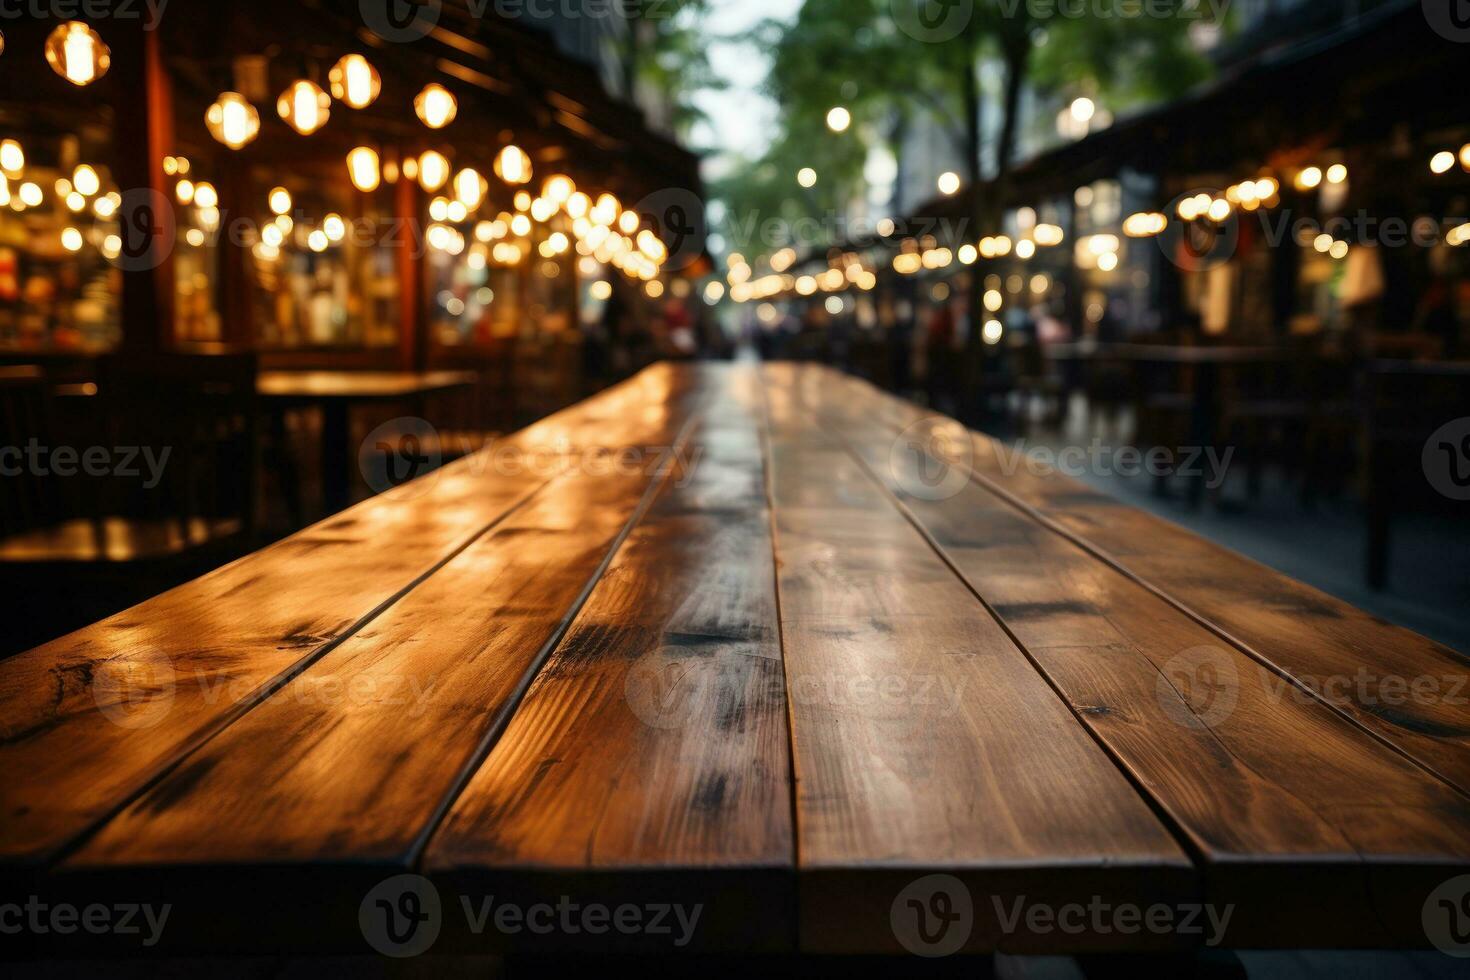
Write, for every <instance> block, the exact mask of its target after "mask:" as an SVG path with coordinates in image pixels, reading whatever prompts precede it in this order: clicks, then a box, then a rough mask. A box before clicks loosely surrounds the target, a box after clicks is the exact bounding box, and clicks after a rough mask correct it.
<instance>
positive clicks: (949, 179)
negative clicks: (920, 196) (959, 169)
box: [938, 170, 960, 197]
mask: <svg viewBox="0 0 1470 980" xmlns="http://www.w3.org/2000/svg"><path fill="white" fill-rule="evenodd" d="M938 186H939V193H941V194H943V195H945V196H946V197H948V196H949V195H951V194H956V193H958V192H959V189H960V175H959V174H957V173H955V172H954V171H953V170H946V171H945V172H944V173H942V174H940V175H939V181H938Z"/></svg>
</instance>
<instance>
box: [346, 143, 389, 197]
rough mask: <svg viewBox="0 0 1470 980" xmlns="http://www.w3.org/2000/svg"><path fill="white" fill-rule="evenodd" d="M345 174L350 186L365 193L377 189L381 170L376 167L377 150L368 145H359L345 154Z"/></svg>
mask: <svg viewBox="0 0 1470 980" xmlns="http://www.w3.org/2000/svg"><path fill="white" fill-rule="evenodd" d="M347 176H348V177H349V178H351V180H352V186H353V187H356V188H357V189H358V190H360V191H362V192H363V193H364V194H367V193H369V192H371V191H375V190H377V189H378V185H379V184H380V183H381V182H382V179H383V177H382V172H381V171H380V170H379V169H378V151H377V150H374V149H373V148H372V147H370V146H359V147H358V148H357V149H355V150H353V151H352V152H351V153H349V154H347Z"/></svg>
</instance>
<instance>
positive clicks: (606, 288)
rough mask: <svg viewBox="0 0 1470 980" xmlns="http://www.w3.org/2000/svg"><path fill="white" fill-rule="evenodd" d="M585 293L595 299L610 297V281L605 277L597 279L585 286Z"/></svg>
mask: <svg viewBox="0 0 1470 980" xmlns="http://www.w3.org/2000/svg"><path fill="white" fill-rule="evenodd" d="M587 293H588V295H590V296H591V297H592V298H593V299H595V300H607V299H610V298H611V297H612V283H610V282H608V281H607V280H606V279H599V280H597V281H596V282H594V283H593V284H592V285H590V286H588V287H587Z"/></svg>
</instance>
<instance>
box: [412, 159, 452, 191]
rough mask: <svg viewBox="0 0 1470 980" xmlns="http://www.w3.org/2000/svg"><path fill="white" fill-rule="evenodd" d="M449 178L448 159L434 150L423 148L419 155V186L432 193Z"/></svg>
mask: <svg viewBox="0 0 1470 980" xmlns="http://www.w3.org/2000/svg"><path fill="white" fill-rule="evenodd" d="M448 179H449V161H448V160H446V159H444V154H442V153H439V152H438V151H436V150H425V151H424V152H423V153H421V154H420V155H419V186H420V187H422V188H423V189H424V190H425V191H427V192H428V193H430V194H432V193H434V192H435V191H437V190H438V189H439V188H441V187H443V186H444V182H445V181H447V180H448Z"/></svg>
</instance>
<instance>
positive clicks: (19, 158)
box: [0, 140, 26, 177]
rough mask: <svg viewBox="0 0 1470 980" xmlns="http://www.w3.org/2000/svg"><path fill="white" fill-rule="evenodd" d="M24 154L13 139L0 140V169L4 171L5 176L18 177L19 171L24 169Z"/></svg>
mask: <svg viewBox="0 0 1470 980" xmlns="http://www.w3.org/2000/svg"><path fill="white" fill-rule="evenodd" d="M25 166H26V154H25V150H23V149H21V146H20V144H19V143H17V142H16V141H15V140H5V141H3V142H0V170H3V171H5V176H7V177H19V176H20V172H21V171H22V170H24V169H25Z"/></svg>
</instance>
